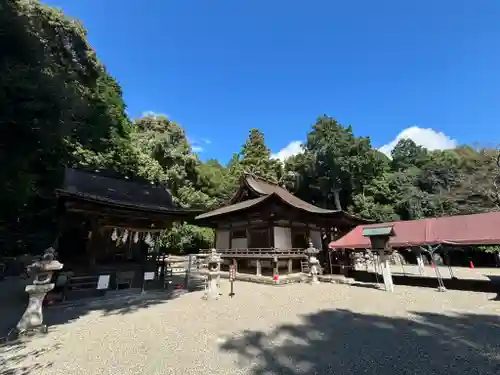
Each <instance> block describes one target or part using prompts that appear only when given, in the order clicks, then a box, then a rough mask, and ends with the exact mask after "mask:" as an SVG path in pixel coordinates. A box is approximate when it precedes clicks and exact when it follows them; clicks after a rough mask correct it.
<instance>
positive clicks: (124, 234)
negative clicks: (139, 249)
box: [122, 229, 128, 243]
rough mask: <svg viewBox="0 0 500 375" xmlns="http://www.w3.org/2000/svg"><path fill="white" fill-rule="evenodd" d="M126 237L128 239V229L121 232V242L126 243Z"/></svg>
mask: <svg viewBox="0 0 500 375" xmlns="http://www.w3.org/2000/svg"><path fill="white" fill-rule="evenodd" d="M127 239H128V230H127V229H125V232H123V236H122V242H123V243H126V242H127Z"/></svg>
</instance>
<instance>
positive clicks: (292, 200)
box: [245, 175, 340, 214]
mask: <svg viewBox="0 0 500 375" xmlns="http://www.w3.org/2000/svg"><path fill="white" fill-rule="evenodd" d="M245 182H246V184H247V186H248V187H249V188H250V189H252V190H253V191H255V192H256V193H257V194H259V195H271V194H276V195H278V196H279V197H280V198H281V199H283V200H284V201H285V202H287V203H288V204H290V205H292V206H294V207H296V208H298V209H301V210H304V211H308V212H311V213H316V214H333V213H337V212H340V211H339V210H326V209H324V208H320V207H317V206H314V205H312V204H310V203H307V202H305V201H303V200H302V199H300V198H297V197H296V196H295V195H293V194H291V193H290V192H288V190H286V189H285V188H283V187H281V186H279V185H277V184H273V183H271V182H268V181H266V180H264V179H261V178H258V177H255V176H251V175H247V176H245Z"/></svg>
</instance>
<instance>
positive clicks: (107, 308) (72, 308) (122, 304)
mask: <svg viewBox="0 0 500 375" xmlns="http://www.w3.org/2000/svg"><path fill="white" fill-rule="evenodd" d="M185 293H186V291H184V290H171V291H156V292H146V293H144V294H142V293H140V292H130V293H127V294H121V295H116V296H105V297H101V298H99V299H95V298H94V299H89V300H80V301H74V302H72V303H69V304H63V305H59V306H57V305H55V306H51V307H49V308H46V309H45V310H44V320H45V323H46V324H47V325H48V326H49V332H50V327H53V326H57V325H61V324H66V323H70V322H72V321H75V320H77V319H79V318H80V317H82V316H85V315H87V314H89V313H90V312H92V311H100V312H101V313H102V316H109V315H124V314H130V313H134V312H136V311H139V310H141V309H146V308H148V307H151V306H155V305H158V304H162V303H165V302H167V301H169V300H172V299H174V298H179V297H180V296H182V295H183V294H185Z"/></svg>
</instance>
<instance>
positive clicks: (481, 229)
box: [328, 212, 500, 249]
mask: <svg viewBox="0 0 500 375" xmlns="http://www.w3.org/2000/svg"><path fill="white" fill-rule="evenodd" d="M381 227H384V228H386V227H392V228H393V233H394V236H393V237H391V239H390V240H389V245H390V246H392V247H404V246H422V245H437V244H445V243H447V244H457V245H496V244H500V212H488V213H484V214H475V215H462V216H447V217H438V218H432V219H422V220H412V221H394V222H392V223H382V224H369V225H358V226H357V227H356V228H354V229H353V230H352V231H350V232H349V233H347V234H346V235H345V236H343V237H342V238H339V239H338V240H337V241H333V242H330V244H329V245H328V247H329V248H330V249H334V248H346V249H369V248H371V244H370V239H369V238H368V237H365V236H363V229H365V228H381Z"/></svg>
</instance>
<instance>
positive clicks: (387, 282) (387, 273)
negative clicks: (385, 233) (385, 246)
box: [379, 250, 394, 292]
mask: <svg viewBox="0 0 500 375" xmlns="http://www.w3.org/2000/svg"><path fill="white" fill-rule="evenodd" d="M379 255H380V267H381V268H382V277H383V278H384V286H385V290H386V291H388V292H394V283H393V281H392V272H391V265H390V262H389V255H388V254H387V252H386V251H384V250H379Z"/></svg>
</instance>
